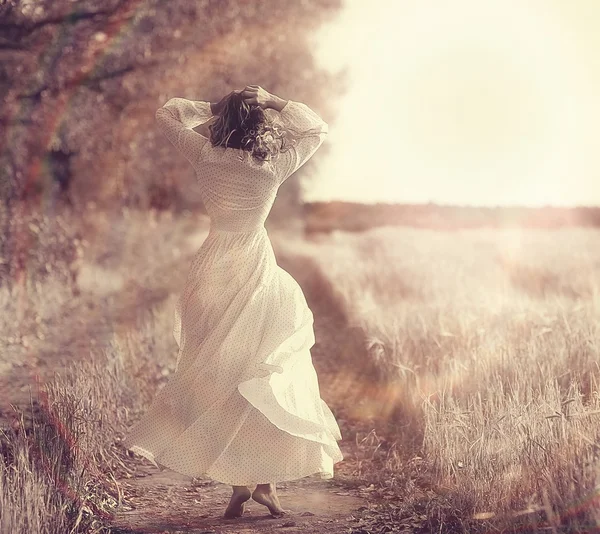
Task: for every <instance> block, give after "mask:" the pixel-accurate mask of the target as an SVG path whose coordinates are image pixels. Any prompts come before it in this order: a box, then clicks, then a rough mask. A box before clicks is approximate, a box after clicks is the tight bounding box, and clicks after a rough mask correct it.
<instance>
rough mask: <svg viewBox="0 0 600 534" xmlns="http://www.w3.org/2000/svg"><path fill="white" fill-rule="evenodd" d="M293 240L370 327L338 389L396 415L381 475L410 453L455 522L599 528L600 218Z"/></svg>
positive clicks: (376, 412)
mask: <svg viewBox="0 0 600 534" xmlns="http://www.w3.org/2000/svg"><path fill="white" fill-rule="evenodd" d="M293 246H295V247H297V249H298V250H300V249H302V250H303V251H304V253H305V254H307V255H310V256H311V257H313V258H314V259H315V260H316V261H317V262H318V264H319V265H320V267H321V272H322V273H323V274H324V275H325V276H326V277H327V278H328V279H329V281H330V283H331V286H332V288H333V291H334V293H335V295H336V298H337V299H338V302H339V305H340V306H341V307H342V308H343V309H344V310H345V311H346V315H347V318H348V321H349V323H350V326H352V325H353V326H355V327H357V328H358V329H359V330H360V331H361V332H362V333H363V334H364V346H365V349H366V350H365V353H361V352H356V351H348V353H347V354H348V355H349V356H348V357H349V360H348V361H340V362H339V365H340V374H339V381H340V383H339V391H340V393H341V392H345V393H346V395H350V396H351V397H352V398H353V399H355V400H356V402H355V403H354V406H355V412H354V415H355V417H357V418H370V417H372V418H376V420H377V421H379V422H380V425H382V426H383V427H384V428H386V429H389V425H394V426H395V430H394V431H393V438H394V443H393V447H391V448H390V447H387V448H388V452H387V454H386V461H385V462H383V463H382V464H381V473H380V475H381V478H382V479H386V478H387V479H389V478H392V477H394V476H395V475H397V476H398V477H399V478H402V475H401V474H402V473H403V472H407V471H413V470H415V464H417V465H418V467H417V468H416V471H417V472H418V477H417V480H420V481H421V487H422V488H424V487H425V488H426V487H429V488H433V489H434V490H435V495H436V498H435V499H434V501H433V503H434V504H431V503H430V504H429V506H430V507H431V506H435V507H438V508H437V512H436V513H438V514H441V515H442V516H443V517H445V518H446V521H445V524H446V525H448V528H450V527H449V525H450V524H455V525H460V527H461V528H464V529H465V531H467V532H468V531H476V530H479V529H478V528H477V525H478V523H480V524H481V530H485V531H495V530H496V529H498V528H505V529H510V528H522V529H530V530H535V529H536V528H539V529H540V531H553V532H557V531H559V530H560V529H567V530H568V531H570V532H571V531H572V532H596V531H600V232H599V231H598V230H594V229H576V228H570V229H563V230H554V231H541V230H540V231H536V230H519V229H511V230H498V231H493V230H463V231H457V232H435V231H428V230H417V229H409V228H393V227H382V228H378V229H372V230H370V231H368V232H365V233H359V234H350V233H343V232H333V233H332V234H331V235H329V236H327V237H324V236H315V238H314V239H313V240H312V242H306V243H297V244H293V245H290V247H293ZM357 358H358V359H357ZM383 422H385V425H384V424H383ZM384 428H382V430H383V429H384ZM387 441H389V437H388V440H387ZM404 489H405V491H406V497H407V500H411V495H412V499H413V500H414V494H415V492H414V491H411V490H414V488H413V487H411V486H408V487H406V486H405V488H404ZM442 502H443V503H445V504H444V506H441V505H440V503H442ZM406 505H407V504H406ZM432 511H435V510H431V509H430V510H429V512H432ZM509 525H513V527H509ZM516 525H520V526H519V527H517V526H516ZM569 529H571V530H569ZM442 531H443V530H442ZM448 531H450V530H448ZM561 531H562V530H561Z"/></svg>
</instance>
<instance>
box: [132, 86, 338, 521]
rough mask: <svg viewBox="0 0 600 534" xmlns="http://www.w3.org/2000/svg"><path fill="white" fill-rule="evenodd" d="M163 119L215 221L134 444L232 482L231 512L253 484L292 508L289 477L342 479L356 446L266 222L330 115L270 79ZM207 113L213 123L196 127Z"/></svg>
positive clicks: (186, 469)
mask: <svg viewBox="0 0 600 534" xmlns="http://www.w3.org/2000/svg"><path fill="white" fill-rule="evenodd" d="M267 110H274V112H272V111H268V113H267ZM272 113H275V115H272ZM156 119H157V121H158V124H159V126H160V128H161V129H162V131H163V132H164V134H165V135H166V137H167V138H168V139H169V141H171V143H173V145H175V147H176V148H177V149H178V150H179V151H180V152H181V153H182V154H183V156H184V157H185V158H186V159H187V160H188V161H189V162H190V163H191V164H192V165H193V167H194V169H195V172H196V177H197V179H198V183H199V192H200V195H201V198H202V200H203V202H204V205H205V207H206V211H207V213H208V215H209V216H210V220H211V224H210V230H209V233H208V236H207V238H206V240H205V241H204V243H203V244H202V246H201V247H200V249H199V250H198V252H197V253H196V255H195V257H194V259H193V260H192V263H191V266H190V270H189V272H188V276H187V280H186V283H185V286H184V288H183V291H182V293H181V295H180V296H179V299H178V301H177V304H176V306H175V325H174V328H173V335H174V337H175V339H176V341H177V344H178V346H179V352H178V356H177V367H176V371H175V373H174V374H173V376H172V377H171V379H170V380H169V382H168V383H167V384H166V385H165V386H164V387H163V388H162V389H161V390H160V391H159V392H158V394H157V395H156V397H155V399H154V400H153V402H152V405H151V406H150V408H149V409H148V410H147V412H146V413H145V414H144V416H143V417H142V419H141V420H140V421H139V422H138V423H137V424H136V425H134V427H133V428H132V429H131V430H130V432H129V434H128V436H127V437H126V439H125V441H124V445H125V447H127V448H128V449H131V450H132V451H134V452H137V453H138V454H141V455H143V456H145V457H146V458H148V459H149V460H151V461H152V462H154V463H155V465H157V466H158V467H161V468H163V467H164V468H170V469H172V470H174V471H177V472H179V473H182V474H185V475H189V476H192V477H200V476H206V477H210V478H212V479H214V480H217V481H220V482H223V483H225V484H230V485H232V487H233V495H232V497H231V501H230V503H229V506H228V507H227V510H226V511H225V515H224V517H226V518H232V517H240V516H241V515H242V514H243V513H244V503H245V501H247V500H248V499H250V497H252V498H253V499H254V500H255V501H257V502H259V503H261V504H263V505H265V506H266V507H267V508H268V509H269V511H270V513H271V515H273V516H275V517H280V516H281V515H282V514H284V513H285V510H283V509H282V507H281V504H280V503H279V499H278V497H277V494H276V488H275V484H276V482H278V481H284V480H295V479H298V478H302V477H305V476H308V475H311V474H315V473H319V475H320V477H321V478H323V479H325V478H332V477H333V465H334V464H335V463H337V462H339V461H341V460H342V459H343V456H342V453H341V451H340V449H339V447H338V444H337V441H338V440H341V439H342V436H341V434H340V430H339V427H338V425H337V422H336V420H335V418H334V416H333V414H332V413H331V411H330V409H329V407H328V406H327V404H325V402H324V401H323V400H322V399H321V396H320V391H319V385H318V381H317V375H316V372H315V369H314V367H313V364H312V358H311V353H310V348H311V347H312V346H313V344H314V342H315V338H314V331H313V315H312V312H311V310H310V309H309V307H308V305H307V303H306V300H305V298H304V294H303V293H302V290H301V288H300V286H299V285H298V283H297V282H296V281H295V280H294V279H293V278H292V277H291V275H290V274H289V273H287V271H285V270H283V269H282V268H281V267H280V266H279V265H278V264H277V262H276V259H275V255H274V252H273V248H272V246H271V242H270V240H269V236H268V234H267V232H266V229H265V226H264V222H265V219H266V218H267V215H268V214H269V211H270V210H271V207H272V205H273V202H274V200H275V197H276V196H277V190H278V188H279V186H280V185H281V184H282V183H283V182H284V181H285V180H286V179H287V178H288V177H289V176H290V175H291V174H293V173H294V172H295V171H296V170H298V168H299V167H301V166H302V165H303V164H304V163H305V162H306V161H307V160H308V159H309V158H310V157H311V156H312V155H313V154H314V153H315V152H316V150H317V149H318V148H319V147H320V146H321V144H322V143H323V141H324V139H325V136H326V134H327V131H328V127H327V124H326V123H325V122H324V121H323V120H322V119H321V118H320V117H319V116H318V115H317V114H316V113H315V112H314V111H312V110H311V109H310V108H309V107H308V106H306V105H305V104H302V103H299V102H294V101H292V100H287V101H286V100H283V99H281V98H279V97H278V96H275V95H273V94H270V93H269V92H267V91H266V90H264V89H263V88H261V87H259V86H257V85H249V86H247V87H246V88H245V89H244V90H243V91H232V92H231V93H230V94H229V95H227V96H225V97H224V98H223V99H222V100H221V101H220V102H218V103H209V102H203V101H190V100H185V99H183V98H172V99H171V100H169V101H168V102H167V103H166V104H165V105H164V106H163V107H162V108H160V109H159V110H158V111H157V112H156ZM208 121H210V125H209V126H208V131H209V132H210V134H209V135H208V136H204V135H201V134H199V133H197V132H196V131H195V130H194V129H193V128H195V127H197V126H199V125H201V124H204V123H207V122H208ZM254 486H256V487H255V489H254V490H253V491H251V487H254Z"/></svg>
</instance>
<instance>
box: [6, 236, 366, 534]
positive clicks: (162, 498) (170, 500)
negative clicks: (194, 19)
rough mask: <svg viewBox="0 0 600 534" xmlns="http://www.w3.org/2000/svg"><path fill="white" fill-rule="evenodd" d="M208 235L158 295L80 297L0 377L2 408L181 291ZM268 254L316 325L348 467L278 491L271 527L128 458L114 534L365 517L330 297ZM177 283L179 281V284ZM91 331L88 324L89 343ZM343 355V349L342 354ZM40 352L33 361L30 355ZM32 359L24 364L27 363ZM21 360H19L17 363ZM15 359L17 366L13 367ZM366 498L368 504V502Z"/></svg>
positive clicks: (318, 360)
mask: <svg viewBox="0 0 600 534" xmlns="http://www.w3.org/2000/svg"><path fill="white" fill-rule="evenodd" d="M204 235H205V232H198V231H195V232H190V235H188V236H184V237H183V238H182V240H181V242H180V245H181V247H183V250H182V252H183V253H182V254H181V256H180V257H179V258H178V259H177V260H176V261H174V262H172V263H169V264H164V265H161V267H160V272H157V273H155V276H153V279H154V280H156V281H158V285H155V286H154V287H141V286H140V285H139V284H137V283H135V282H133V281H131V282H129V283H128V284H126V285H125V286H124V287H122V288H121V289H120V290H119V294H118V303H117V302H116V299H112V298H111V297H110V296H104V297H102V298H98V296H97V295H93V294H82V295H80V296H79V297H78V298H77V299H74V301H73V302H72V303H71V304H70V306H69V308H68V309H65V310H63V313H62V315H61V317H60V318H57V321H56V324H54V325H53V326H54V328H53V334H52V336H50V337H48V338H46V339H45V340H44V341H43V342H40V344H39V345H38V346H37V347H29V348H28V349H26V350H22V351H21V357H20V358H19V357H17V358H14V363H15V365H13V366H12V369H11V371H10V372H8V373H5V374H3V375H1V376H0V390H1V391H3V392H4V394H3V396H2V397H3V398H2V399H0V400H6V399H10V402H11V403H12V404H15V405H18V406H24V405H25V404H26V403H28V402H29V387H28V384H31V383H32V377H33V375H34V374H35V373H39V374H40V375H41V378H42V380H46V379H48V378H50V377H51V375H52V373H53V371H54V370H59V369H60V368H61V367H63V366H66V365H68V363H69V361H70V360H72V359H73V358H77V357H81V356H82V355H85V354H89V352H88V351H89V349H90V348H91V347H92V340H96V341H95V342H94V343H98V340H101V339H103V337H106V335H108V334H110V332H111V331H114V330H115V329H117V328H118V329H127V328H130V325H131V324H132V323H133V322H134V319H135V313H136V309H147V308H148V307H151V306H153V305H157V304H159V303H160V302H162V301H163V300H164V299H165V298H167V297H168V296H169V295H170V294H171V293H172V292H173V291H176V288H177V287H178V286H179V285H180V284H177V283H172V282H168V280H171V281H172V280H177V279H181V277H183V276H185V274H186V271H187V268H188V267H189V262H190V260H191V257H192V255H193V253H194V252H195V251H196V250H197V248H198V246H199V244H200V243H201V242H202V240H203V237H204ZM274 247H275V249H276V254H277V257H278V261H279V263H280V264H281V265H282V267H283V268H285V269H286V270H287V271H288V272H290V273H291V274H292V276H294V277H295V278H296V279H297V280H298V282H299V283H300V285H301V286H302V288H303V290H304V291H305V294H306V297H307V300H308V302H309V306H310V307H311V309H312V310H313V313H314V316H315V335H316V340H317V341H316V344H315V346H314V347H313V349H311V353H312V355H313V361H314V364H315V368H316V370H317V374H318V376H319V384H320V388H321V395H322V397H323V399H324V400H325V401H326V402H327V403H328V404H329V405H330V406H332V405H333V408H334V412H335V413H336V417H337V419H338V423H339V425H340V429H341V431H342V436H343V438H344V439H343V440H342V441H341V442H340V447H341V449H342V452H343V454H344V461H343V462H340V463H338V464H336V466H335V477H334V479H331V480H320V479H318V478H316V477H307V478H305V479H301V480H298V481H292V482H282V483H278V484H277V489H278V494H279V496H280V501H281V503H282V506H283V507H284V509H287V510H290V513H289V514H288V515H287V516H285V517H282V518H278V519H275V518H272V517H271V516H270V515H269V514H268V511H267V510H266V508H265V507H264V506H262V505H260V504H258V503H256V502H254V501H252V500H250V501H248V502H247V503H246V511H245V514H244V516H243V517H242V518H238V519H229V520H227V519H224V518H223V512H224V510H225V508H226V506H227V503H228V502H229V498H230V496H231V487H230V486H228V485H225V484H221V483H218V482H214V481H212V480H209V479H190V478H189V477H186V476H183V475H180V474H178V473H175V472H174V471H170V470H166V471H163V472H160V471H159V470H158V469H156V468H155V467H154V466H152V465H151V464H150V463H149V462H146V461H145V460H143V459H142V460H139V459H137V458H136V459H135V460H133V459H132V463H131V466H128V467H131V471H132V473H133V474H132V475H129V476H128V477H127V478H121V479H118V480H117V482H118V484H119V487H120V490H121V492H122V496H123V506H122V508H121V510H119V511H118V513H117V514H116V517H115V518H114V522H113V524H114V526H115V527H116V530H115V531H116V532H122V533H125V532H160V533H163V532H164V533H166V532H169V533H176V532H186V533H187V532H189V533H194V534H199V533H249V534H250V533H254V532H257V533H258V532H261V533H264V532H267V533H268V532H275V531H281V530H283V531H285V532H291V533H294V532H312V533H318V532H328V533H345V534H348V533H349V532H351V531H352V529H351V527H352V526H357V521H358V519H357V517H358V515H359V512H360V510H361V509H364V508H365V507H369V506H370V504H369V503H370V501H372V500H373V499H374V494H373V493H372V491H373V488H372V487H370V488H367V487H366V485H365V484H363V483H361V481H360V480H358V479H357V478H356V477H355V472H356V462H357V451H356V445H355V442H354V436H355V433H356V431H355V428H354V427H352V426H351V423H350V422H349V421H348V420H347V418H346V416H345V413H344V410H343V408H342V407H340V409H337V407H336V406H335V402H334V401H335V399H336V398H337V399H339V398H343V397H339V396H338V395H339V394H340V392H339V391H336V387H340V386H339V384H338V383H337V382H336V380H335V376H336V375H335V362H336V352H337V351H340V350H344V346H345V345H344V339H346V342H347V334H348V332H347V329H346V328H345V324H344V317H343V315H341V314H340V313H339V312H338V311H336V309H335V308H334V307H332V305H331V302H330V301H329V299H328V298H327V292H326V291H324V288H323V287H321V286H320V285H319V284H320V281H319V280H318V279H316V278H315V277H314V274H315V271H314V266H312V265H310V261H309V259H308V258H303V257H293V256H292V255H290V254H289V253H287V252H285V251H280V250H278V247H277V242H276V240H274ZM177 277H179V278H177ZM90 325H94V326H93V328H94V331H93V335H90ZM346 346H347V345H346ZM34 352H35V353H36V354H37V356H36V357H35V358H33V356H31V354H33V353H34ZM26 353H27V354H29V356H27V357H24V356H25V354H26ZM14 355H15V356H16V355H17V354H16V352H15V354H14ZM19 360H20V364H19ZM7 410H8V406H7V403H6V402H3V403H1V404H0V424H1V423H3V422H4V421H2V415H3V414H4V415H5V416H6V413H7ZM370 498H371V499H370Z"/></svg>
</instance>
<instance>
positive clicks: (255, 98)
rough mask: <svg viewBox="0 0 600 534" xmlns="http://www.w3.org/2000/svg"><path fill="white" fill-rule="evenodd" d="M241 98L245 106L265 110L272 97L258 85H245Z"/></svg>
mask: <svg viewBox="0 0 600 534" xmlns="http://www.w3.org/2000/svg"><path fill="white" fill-rule="evenodd" d="M242 97H243V99H244V102H246V104H249V105H255V106H260V107H261V108H263V109H267V108H268V107H269V105H270V103H271V102H272V101H273V95H272V94H271V93H269V91H266V90H265V89H263V88H262V87H261V86H260V85H247V86H246V88H245V89H244V90H243V91H242Z"/></svg>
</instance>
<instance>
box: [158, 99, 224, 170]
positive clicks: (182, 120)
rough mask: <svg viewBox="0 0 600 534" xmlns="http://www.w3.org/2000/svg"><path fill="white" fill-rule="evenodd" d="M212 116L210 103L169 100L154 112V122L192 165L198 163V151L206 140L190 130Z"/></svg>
mask: <svg viewBox="0 0 600 534" xmlns="http://www.w3.org/2000/svg"><path fill="white" fill-rule="evenodd" d="M212 116H213V113H212V110H211V103H210V102H204V101H203V100H187V99H185V98H178V97H175V98H171V99H170V100H169V101H168V102H167V103H166V104H165V105H164V106H163V107H161V108H158V110H157V111H156V121H157V122H158V125H159V127H160V129H161V130H162V132H163V134H164V135H165V136H166V137H167V139H168V140H169V141H171V143H172V144H173V145H174V146H175V147H176V148H177V150H179V152H181V153H182V154H183V155H184V156H185V158H186V159H187V160H188V161H189V162H190V163H192V164H194V163H196V162H197V161H198V158H199V157H200V151H201V150H202V147H203V146H204V145H205V144H206V142H207V141H208V139H207V138H206V137H204V136H203V135H200V134H199V133H197V132H195V131H194V130H193V129H192V128H195V127H196V126H199V125H200V124H203V123H205V122H206V121H208V120H209V119H210V118H211V117H212Z"/></svg>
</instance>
